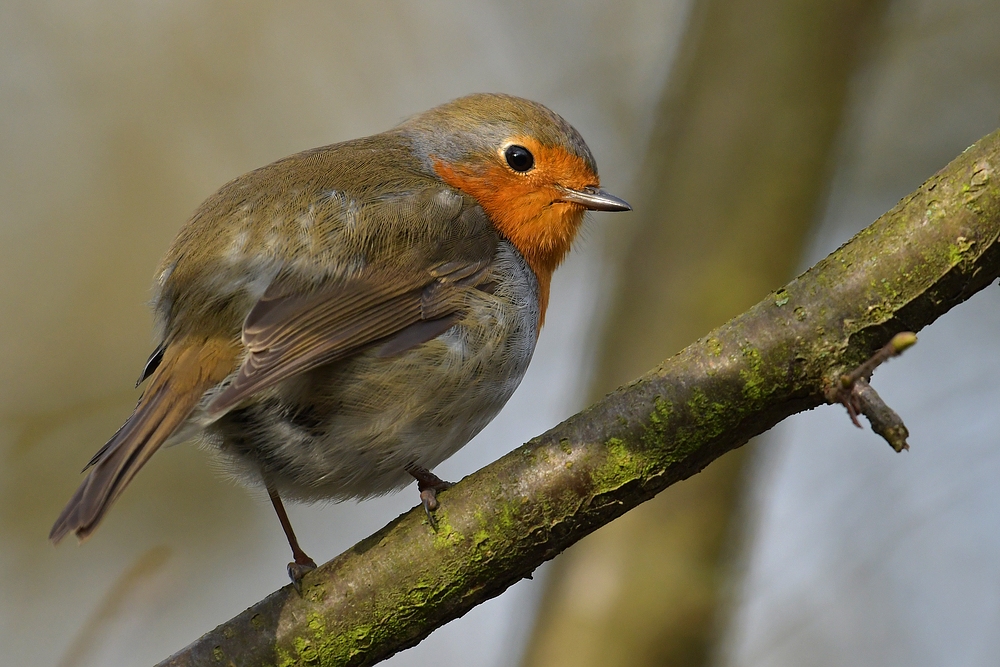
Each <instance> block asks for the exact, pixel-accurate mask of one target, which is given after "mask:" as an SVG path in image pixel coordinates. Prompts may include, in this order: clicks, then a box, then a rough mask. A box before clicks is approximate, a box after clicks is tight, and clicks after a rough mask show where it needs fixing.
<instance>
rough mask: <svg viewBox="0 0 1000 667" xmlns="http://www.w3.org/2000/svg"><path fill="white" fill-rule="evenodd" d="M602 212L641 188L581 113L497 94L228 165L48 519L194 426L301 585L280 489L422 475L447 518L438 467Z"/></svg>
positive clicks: (305, 565)
mask: <svg viewBox="0 0 1000 667" xmlns="http://www.w3.org/2000/svg"><path fill="white" fill-rule="evenodd" d="M588 210H595V211H628V210H631V207H630V206H629V204H628V203H626V202H625V201H624V200H622V199H620V198H618V197H616V196H614V195H611V194H610V193H608V192H607V191H605V190H603V189H601V187H600V180H599V178H598V173H597V164H596V162H595V160H594V157H593V155H592V153H591V151H590V149H589V148H588V147H587V144H586V143H585V142H584V140H583V138H582V136H581V135H580V133H579V132H577V131H576V129H574V128H573V126H571V125H570V124H569V123H568V122H566V121H565V120H564V119H563V118H562V117H561V116H559V115H558V114H556V113H555V112H553V111H551V110H550V109H548V108H547V107H545V106H543V105H542V104H539V103H537V102H532V101H529V100H526V99H523V98H519V97H514V96H511V95H506V94H495V93H479V94H472V95H467V96H465V97H460V98H458V99H455V100H452V101H450V102H447V103H445V104H442V105H440V106H437V107H434V108H432V109H430V110H428V111H425V112H422V113H419V114H416V115H414V116H412V117H410V118H408V119H406V120H404V121H403V122H402V123H400V124H399V125H397V126H396V127H394V128H392V129H390V130H388V131H386V132H382V133H380V134H375V135H372V136H368V137H364V138H360V139H354V140H350V141H345V142H342V143H337V144H332V145H329V146H323V147H319V148H314V149H311V150H306V151H303V152H300V153H297V154H294V155H291V156H289V157H286V158H283V159H280V160H278V161H276V162H273V163H271V164H268V165H266V166H264V167H261V168H259V169H256V170H254V171H251V172H249V173H247V174H244V175H242V176H239V177H238V178H236V179H234V180H232V181H230V182H229V183H227V184H226V185H224V186H222V188H220V189H219V190H218V191H217V192H216V193H215V194H213V195H211V196H210V197H209V198H208V199H207V200H205V201H204V202H203V203H202V204H201V205H200V206H199V207H198V208H197V209H196V210H195V212H194V213H193V215H192V216H191V218H190V219H189V220H188V221H187V222H186V223H185V224H184V225H183V227H182V228H181V230H180V232H179V233H178V235H177V237H176V239H175V240H174V242H173V244H172V245H171V246H170V248H169V249H168V251H167V253H166V256H165V257H164V259H163V260H162V262H161V264H160V266H159V268H158V269H157V271H156V274H155V284H154V297H153V300H152V308H153V312H154V316H155V338H154V340H157V341H159V342H158V344H157V345H156V346H155V349H154V351H153V353H152V354H151V355H150V356H149V359H148V361H147V362H146V364H145V366H144V367H143V369H142V372H141V375H140V377H139V381H138V382H137V384H136V386H137V387H138V386H139V385H140V384H142V383H146V386H145V388H144V391H143V392H142V394H141V397H140V399H139V401H138V404H137V405H136V407H135V410H134V411H133V412H132V414H131V416H130V417H129V418H128V420H127V421H126V422H125V423H124V425H123V426H122V427H121V428H120V429H119V430H118V432H117V433H115V434H114V436H112V437H111V439H110V440H109V441H108V442H107V443H106V444H105V445H104V446H103V447H102V448H101V449H100V450H99V451H98V452H97V453H96V454H95V455H94V456H93V458H92V459H91V460H90V462H89V463H88V465H87V467H86V468H85V469H84V471H89V472H88V474H87V477H86V478H85V479H84V480H83V482H82V483H81V484H80V486H79V488H78V489H77V490H76V492H75V493H74V494H73V496H72V497H71V499H70V500H69V502H68V503H67V505H66V507H65V509H63V511H62V513H61V514H60V515H59V517H58V519H57V520H56V521H55V523H54V525H53V526H52V530H51V532H50V535H49V538H50V539H51V540H52V541H53V542H54V543H58V542H59V541H60V540H61V539H62V538H64V537H65V536H66V535H68V534H70V533H73V534H75V535H76V536H77V538H78V539H79V540H81V541H83V540H85V539H87V538H88V537H89V536H90V535H91V534H92V533H93V532H94V530H95V529H96V528H97V526H98V524H99V523H100V522H101V520H102V519H103V518H104V516H105V514H106V513H107V511H108V509H109V508H110V507H111V505H112V504H113V503H114V502H115V501H116V500H117V499H118V498H119V496H120V495H121V493H122V492H123V491H124V489H125V488H126V487H127V486H128V484H129V483H130V482H131V481H132V479H133V478H134V477H135V475H136V473H137V472H138V471H139V470H140V468H142V467H143V465H145V463H146V462H147V461H148V460H149V458H150V457H151V456H152V455H153V454H154V453H155V452H156V451H157V450H158V449H159V448H160V447H161V446H164V445H170V444H174V443H178V442H182V441H187V440H196V441H198V442H200V443H201V444H202V445H203V446H205V447H207V448H208V449H210V450H212V451H213V452H215V453H216V454H217V455H218V457H219V459H220V460H221V461H222V463H223V465H224V467H225V468H226V470H228V471H229V472H231V473H232V474H233V475H234V476H235V477H236V478H238V479H239V480H240V481H243V482H245V483H247V484H248V485H251V486H258V487H259V486H263V487H264V488H265V489H266V490H267V493H268V496H269V498H270V500H271V502H272V504H273V506H274V509H275V511H276V513H277V515H278V519H279V521H280V523H281V526H282V529H283V530H284V533H285V536H286V539H287V540H288V543H289V546H290V548H291V550H292V558H293V560H292V562H290V563H289V564H288V567H287V571H288V575H289V577H290V579H291V580H292V583H293V584H294V585H295V587H296V588H297V589H298V588H299V584H300V581H301V579H302V577H303V576H304V575H305V574H306V573H307V572H309V571H310V570H312V569H314V568H315V567H316V563H315V561H313V560H312V558H310V557H309V556H308V555H307V554H306V553H305V551H304V550H303V549H302V548H301V547H300V546H299V543H298V540H297V538H296V536H295V533H294V531H293V530H292V526H291V523H290V522H289V520H288V516H287V514H286V512H285V509H284V506H283V503H282V498H284V499H286V500H289V499H290V500H295V501H302V502H314V501H321V500H332V501H342V500H347V499H364V498H369V497H373V496H378V495H381V494H385V493H388V492H391V491H394V490H397V489H400V488H403V487H405V486H407V485H408V484H410V483H412V482H413V481H414V480H416V482H417V489H418V491H419V493H420V500H421V504H422V505H423V506H424V510H425V511H426V512H427V516H428V519H432V518H433V514H432V513H433V512H434V511H435V510H436V509H437V507H438V499H437V494H438V493H439V492H440V491H442V490H444V489H446V488H447V487H448V486H450V484H449V483H448V482H445V481H443V480H441V479H440V478H438V477H437V476H436V475H435V474H434V473H433V472H432V470H433V469H434V467H435V466H437V465H438V464H440V463H441V462H442V461H444V460H445V459H447V458H448V457H449V456H451V455H452V454H454V453H455V452H456V451H457V450H458V449H460V448H461V447H463V446H464V445H465V444H466V443H467V442H468V441H469V440H470V439H472V437H473V436H475V435H476V434H477V433H478V432H479V431H480V430H481V429H482V428H483V427H485V426H486V424H487V423H489V422H490V421H491V420H492V419H493V417H495V416H496V414H497V413H498V412H499V411H500V409H501V408H502V407H503V405H504V404H505V403H506V402H507V400H508V399H509V398H510V396H511V395H512V394H513V392H514V390H515V389H516V388H517V386H518V384H519V383H520V381H521V379H522V377H523V376H524V374H525V371H526V370H527V368H528V363H529V361H530V360H531V357H532V353H533V351H534V349H535V343H536V341H537V339H538V335H539V332H540V331H541V328H542V325H543V323H544V321H545V312H546V308H547V306H548V303H549V288H550V284H551V278H552V274H553V271H555V269H556V267H558V266H559V264H560V263H561V262H562V261H563V260H564V258H565V257H566V255H567V253H568V252H569V251H570V248H571V246H572V244H573V241H574V238H575V237H576V235H577V232H578V230H579V229H580V226H581V224H582V222H583V218H584V214H585V212H586V211H588ZM432 525H433V523H432Z"/></svg>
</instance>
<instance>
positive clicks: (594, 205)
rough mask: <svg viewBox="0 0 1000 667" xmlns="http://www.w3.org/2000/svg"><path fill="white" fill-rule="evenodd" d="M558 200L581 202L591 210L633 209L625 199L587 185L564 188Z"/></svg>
mask: <svg viewBox="0 0 1000 667" xmlns="http://www.w3.org/2000/svg"><path fill="white" fill-rule="evenodd" d="M557 201H564V202H569V203H571V204H579V205H580V206H583V207H584V208H589V209H590V210H591V211H631V210H632V207H631V206H629V204H628V202H627V201H625V200H624V199H619V198H618V197H615V196H614V195H613V194H611V193H609V192H605V191H604V190H601V189H600V188H595V187H591V186H589V185H588V186H587V187H585V188H580V189H579V190H573V189H572V188H562V196H561V197H559V199H558V200H557Z"/></svg>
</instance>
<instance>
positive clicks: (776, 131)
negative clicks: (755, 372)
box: [525, 0, 884, 667]
mask: <svg viewBox="0 0 1000 667" xmlns="http://www.w3.org/2000/svg"><path fill="white" fill-rule="evenodd" d="M883 8H884V3H883V2H882V1H881V0H695V1H694V6H693V8H692V12H691V17H692V18H691V25H690V27H689V29H688V30H687V33H686V36H685V43H684V44H683V45H682V47H681V53H680V55H679V58H678V64H677V66H676V67H675V69H674V72H673V73H672V74H671V79H670V82H669V84H668V88H667V90H666V92H665V95H664V98H663V100H662V102H661V105H660V109H659V113H658V118H657V121H656V126H655V128H654V130H653V136H652V137H651V141H650V142H649V153H648V154H647V157H646V160H645V167H644V174H643V185H642V191H641V192H640V195H639V197H638V201H637V202H636V204H637V206H636V211H637V214H636V215H637V220H636V224H637V228H636V229H635V230H634V232H633V236H632V237H631V238H632V243H631V247H630V248H629V249H628V250H627V251H626V252H625V253H624V257H623V258H621V259H622V261H621V262H620V265H621V266H622V267H623V268H622V271H621V274H620V277H619V282H618V286H617V293H616V295H615V299H614V305H613V307H612V310H611V312H610V313H609V319H608V326H607V331H606V334H605V336H604V340H603V344H602V352H601V356H600V358H599V360H598V367H597V373H596V376H595V380H594V385H593V392H592V394H593V397H597V396H599V395H602V394H604V393H606V392H608V391H610V390H611V389H613V388H614V387H616V386H618V385H620V384H622V383H624V382H626V381H628V380H631V379H632V378H634V377H637V376H638V375H640V374H641V373H642V372H643V371H644V370H646V369H647V368H649V367H651V366H653V365H655V364H656V363H657V362H659V361H660V360H662V359H664V358H666V357H668V356H669V355H671V354H673V353H674V352H676V351H678V350H680V349H681V348H682V347H683V346H684V345H686V344H687V343H689V342H690V341H692V340H694V339H695V338H697V337H698V336H700V335H702V334H704V333H705V332H707V331H709V330H710V329H711V328H713V327H715V326H717V325H719V324H720V323H722V322H725V321H726V320H728V319H729V318H730V317H733V316H735V315H737V314H738V313H740V312H742V311H743V310H744V309H746V308H747V307H748V306H750V305H751V304H753V303H754V302H756V301H757V300H758V299H760V298H761V297H762V296H763V295H764V294H766V293H767V292H768V291H769V290H771V289H774V288H775V287H777V286H779V285H781V284H782V283H783V282H784V281H785V280H786V279H787V278H788V277H789V276H790V274H791V272H792V270H793V269H794V268H795V264H796V261H797V258H798V257H799V250H800V248H801V246H802V243H803V238H804V236H805V234H806V232H807V230H808V229H809V227H810V225H811V223H812V222H813V220H814V218H815V216H816V213H817V210H818V208H819V207H820V205H821V203H822V201H823V196H824V194H825V188H826V184H827V178H828V175H829V173H830V168H829V167H830V165H831V162H832V158H831V150H832V147H833V145H834V138H835V136H836V134H837V130H838V128H839V127H840V125H841V116H842V113H843V109H844V107H845V104H844V103H845V98H846V94H847V89H848V82H849V80H850V78H851V75H852V73H853V71H854V69H855V66H856V64H857V63H858V62H859V56H860V54H861V52H862V51H863V46H864V43H865V41H866V38H867V37H868V36H869V35H871V33H872V32H873V31H872V30H871V27H872V26H873V25H875V24H876V23H877V21H878V19H879V18H880V16H881V14H882V9H883ZM650 304H656V307H655V308H653V307H649V305H650ZM745 456H746V454H745V452H744V450H740V451H737V452H732V453H730V454H729V455H728V456H726V457H725V458H724V459H722V460H720V461H718V462H716V463H715V464H714V465H712V466H711V467H709V468H708V469H706V470H705V471H703V472H702V473H701V474H699V475H696V476H694V477H692V478H691V479H688V480H686V481H684V482H682V483H680V484H677V485H675V486H673V487H671V488H670V489H668V490H667V491H665V492H664V493H662V494H660V495H659V496H657V497H656V498H655V499H654V500H652V501H650V502H648V503H646V504H644V505H642V506H641V507H639V508H637V509H635V510H633V511H632V512H629V513H628V514H626V515H625V516H623V517H622V518H620V519H619V520H617V521H615V522H614V523H612V524H610V525H608V526H606V527H604V528H602V529H601V530H600V531H598V532H597V533H595V534H594V535H591V536H590V537H588V538H586V539H585V540H583V541H581V542H580V543H579V544H578V545H577V546H575V547H573V548H572V549H571V550H569V551H568V552H567V553H566V554H565V555H563V556H562V557H561V558H560V559H559V560H557V561H556V564H555V566H554V567H553V571H552V578H551V580H550V586H549V590H548V592H547V594H546V598H545V600H544V601H543V604H542V608H541V611H540V616H539V619H538V623H537V625H536V629H535V635H534V637H533V638H532V641H531V642H530V644H529V647H528V651H527V654H526V658H525V665H526V667H557V666H559V665H572V666H574V667H587V666H588V665H600V666H601V667H614V666H615V665H628V666H629V667H641V666H643V665H703V664H705V663H706V662H707V661H708V659H709V657H710V650H711V646H712V640H713V639H714V637H713V635H714V629H715V627H716V623H715V616H716V608H717V606H718V603H719V599H720V596H719V590H720V584H721V583H722V580H723V573H724V569H723V568H722V561H723V560H724V559H723V558H721V555H722V550H723V544H724V542H725V539H724V538H725V536H726V534H727V532H728V529H729V526H730V517H731V516H733V509H734V506H735V501H736V498H737V496H738V487H739V480H740V469H741V467H742V463H743V461H744V460H745Z"/></svg>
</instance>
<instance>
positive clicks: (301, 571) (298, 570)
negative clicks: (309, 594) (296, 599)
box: [288, 558, 316, 595]
mask: <svg viewBox="0 0 1000 667" xmlns="http://www.w3.org/2000/svg"><path fill="white" fill-rule="evenodd" d="M315 569H316V563H315V562H313V559H312V558H310V559H309V560H308V562H304V563H296V562H295V561H292V562H291V563H289V564H288V578H289V579H291V580H292V586H293V587H294V588H295V592H296V593H298V594H299V595H302V577H304V576H306V573H308V572H312V571H313V570H315Z"/></svg>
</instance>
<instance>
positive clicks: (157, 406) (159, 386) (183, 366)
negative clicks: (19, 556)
mask: <svg viewBox="0 0 1000 667" xmlns="http://www.w3.org/2000/svg"><path fill="white" fill-rule="evenodd" d="M236 356H237V351H236V346H235V345H233V344H231V343H228V342H223V341H218V340H208V341H203V340H199V341H197V343H194V344H192V342H191V341H180V342H178V343H176V344H174V345H172V346H170V347H168V348H167V349H166V351H165V352H164V355H163V361H162V363H161V364H160V366H159V368H157V369H156V372H155V373H154V374H153V376H152V381H151V382H150V384H149V388H148V389H147V390H146V391H145V392H144V393H143V395H142V398H141V399H139V404H138V405H137V406H136V408H135V411H134V412H133V413H132V416H131V417H129V418H128V421H126V422H125V424H124V425H123V426H122V427H121V428H120V429H119V430H118V432H117V433H115V435H114V436H113V437H112V438H111V440H109V441H108V443H107V444H106V445H104V447H102V448H101V450H100V451H99V452H98V453H97V454H96V455H95V456H94V458H93V459H92V460H91V462H90V465H88V467H92V469H91V470H90V474H89V475H87V478H86V479H85V480H84V481H83V483H82V484H80V487H79V488H78V489H77V490H76V493H74V494H73V497H72V498H70V501H69V502H68V503H67V504H66V507H65V508H64V509H63V511H62V513H61V514H60V515H59V518H58V519H56V522H55V524H54V525H53V526H52V531H51V532H50V533H49V539H50V540H52V541H53V542H55V543H58V542H59V541H60V540H61V539H62V538H63V537H65V536H66V535H67V534H69V533H75V534H76V536H77V537H78V538H80V539H81V540H84V539H86V538H87V537H89V536H90V534H91V533H93V532H94V530H95V529H96V528H97V525H98V524H99V523H100V521H101V519H102V518H103V517H104V514H105V513H106V512H107V511H108V509H109V508H110V507H111V505H112V504H113V503H114V502H115V500H117V499H118V496H120V495H121V493H122V491H124V490H125V487H126V486H128V483H129V482H131V481H132V478H133V477H135V475H136V473H137V472H139V469H140V468H142V466H143V465H144V464H145V463H146V461H148V460H149V458H150V457H151V456H152V455H153V454H155V453H156V450H158V449H159V448H160V445H162V444H163V443H164V442H165V441H166V440H167V439H168V438H169V437H170V436H171V435H172V434H173V433H174V432H175V431H176V430H177V429H178V427H180V426H181V424H183V423H184V422H185V420H187V418H188V416H189V415H190V414H191V412H192V410H194V408H195V406H196V405H197V404H198V402H199V401H200V400H201V397H202V395H203V394H204V393H205V391H206V390H208V389H209V388H211V387H212V386H214V385H216V384H218V383H219V382H221V381H222V380H223V379H224V378H225V377H226V376H227V375H229V373H231V372H232V371H233V369H234V367H235V365H236Z"/></svg>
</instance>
